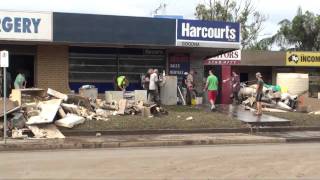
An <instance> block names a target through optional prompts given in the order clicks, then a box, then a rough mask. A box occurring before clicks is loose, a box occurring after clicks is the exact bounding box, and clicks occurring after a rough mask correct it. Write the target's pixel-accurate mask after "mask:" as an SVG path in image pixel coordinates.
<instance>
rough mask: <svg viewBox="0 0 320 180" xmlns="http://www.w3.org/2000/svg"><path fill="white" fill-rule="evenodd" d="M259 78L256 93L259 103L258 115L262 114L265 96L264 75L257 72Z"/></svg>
mask: <svg viewBox="0 0 320 180" xmlns="http://www.w3.org/2000/svg"><path fill="white" fill-rule="evenodd" d="M256 78H257V95H256V103H257V112H256V115H262V102H261V100H262V96H263V85H264V82H263V80H262V75H261V73H260V72H257V73H256Z"/></svg>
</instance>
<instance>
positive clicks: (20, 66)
mask: <svg viewBox="0 0 320 180" xmlns="http://www.w3.org/2000/svg"><path fill="white" fill-rule="evenodd" d="M8 72H9V73H10V75H11V79H12V83H11V86H12V88H14V85H13V83H14V80H15V78H16V76H17V75H18V73H19V72H22V73H23V74H24V75H25V78H26V81H27V88H30V87H34V56H33V55H10V57H9V68H8Z"/></svg>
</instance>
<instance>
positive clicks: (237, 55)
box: [204, 50, 241, 65]
mask: <svg viewBox="0 0 320 180" xmlns="http://www.w3.org/2000/svg"><path fill="white" fill-rule="evenodd" d="M240 63H241V50H234V51H231V52H227V53H224V54H220V55H218V56H215V57H210V58H208V59H205V60H204V65H234V64H240Z"/></svg>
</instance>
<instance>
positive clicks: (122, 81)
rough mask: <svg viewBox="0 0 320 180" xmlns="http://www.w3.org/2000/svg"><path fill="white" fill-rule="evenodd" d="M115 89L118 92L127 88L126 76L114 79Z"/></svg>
mask: <svg viewBox="0 0 320 180" xmlns="http://www.w3.org/2000/svg"><path fill="white" fill-rule="evenodd" d="M116 83H117V84H116V87H117V90H118V91H123V90H125V89H126V87H128V85H129V81H128V79H127V78H126V76H118V77H117V79H116Z"/></svg>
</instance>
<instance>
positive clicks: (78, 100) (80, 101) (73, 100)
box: [67, 94, 93, 111]
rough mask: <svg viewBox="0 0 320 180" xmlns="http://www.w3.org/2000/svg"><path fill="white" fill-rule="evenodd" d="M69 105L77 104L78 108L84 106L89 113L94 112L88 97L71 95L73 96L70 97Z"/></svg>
mask: <svg viewBox="0 0 320 180" xmlns="http://www.w3.org/2000/svg"><path fill="white" fill-rule="evenodd" d="M67 103H69V104H76V105H78V106H83V107H85V108H86V109H88V110H89V111H93V108H92V106H91V103H90V100H89V98H87V97H83V96H78V95H74V94H71V95H68V101H67Z"/></svg>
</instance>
